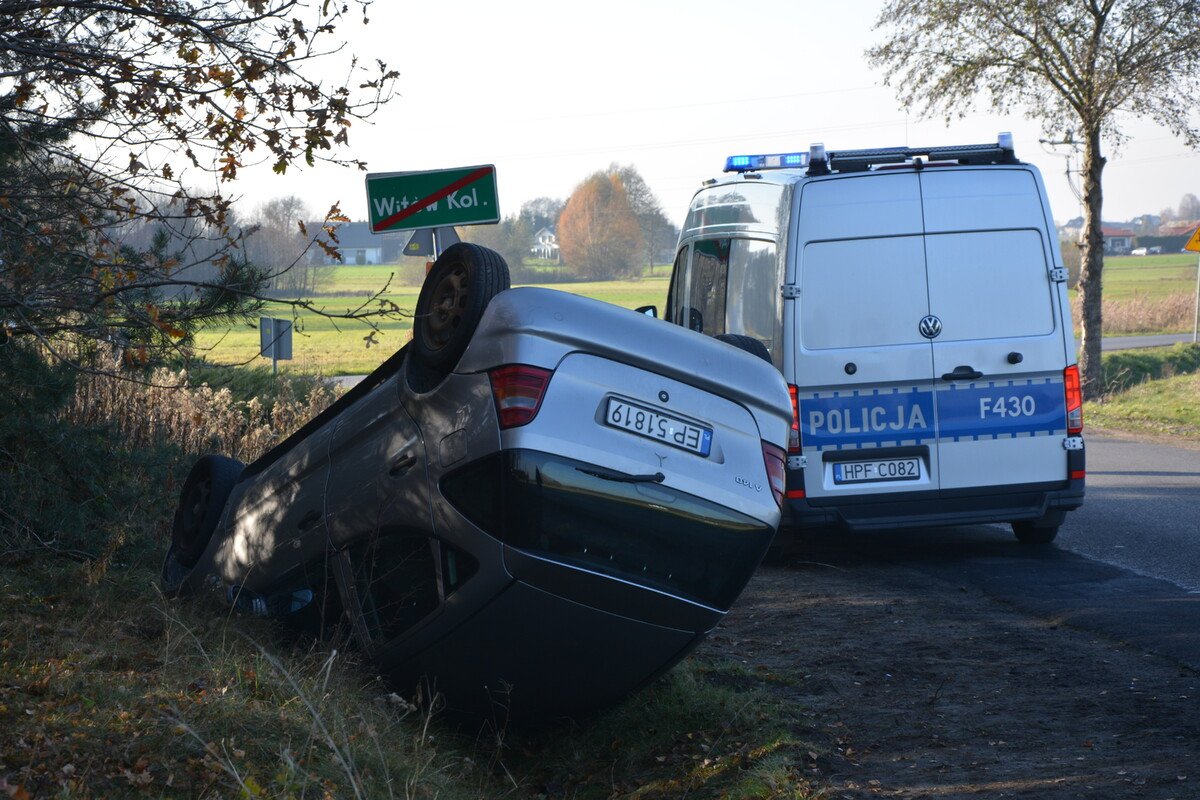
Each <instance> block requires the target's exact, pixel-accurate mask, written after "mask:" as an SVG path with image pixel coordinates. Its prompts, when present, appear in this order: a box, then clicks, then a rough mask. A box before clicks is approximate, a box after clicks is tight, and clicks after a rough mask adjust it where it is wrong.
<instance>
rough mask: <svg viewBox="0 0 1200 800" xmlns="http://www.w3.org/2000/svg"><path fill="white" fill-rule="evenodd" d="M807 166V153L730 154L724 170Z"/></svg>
mask: <svg viewBox="0 0 1200 800" xmlns="http://www.w3.org/2000/svg"><path fill="white" fill-rule="evenodd" d="M807 166H808V153H771V154H768V155H754V156H730V157H729V158H727V159H725V171H726V172H751V171H758V170H760V169H792V168H797V169H799V168H803V167H807Z"/></svg>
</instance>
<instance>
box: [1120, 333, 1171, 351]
mask: <svg viewBox="0 0 1200 800" xmlns="http://www.w3.org/2000/svg"><path fill="white" fill-rule="evenodd" d="M1190 341H1192V335H1191V334H1190V333H1162V334H1154V335H1153V336H1105V337H1104V338H1103V339H1101V340H1100V349H1101V350H1105V351H1109V350H1133V349H1136V348H1139V347H1167V346H1169V345H1173V344H1176V343H1178V342H1190Z"/></svg>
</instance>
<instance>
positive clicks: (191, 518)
mask: <svg viewBox="0 0 1200 800" xmlns="http://www.w3.org/2000/svg"><path fill="white" fill-rule="evenodd" d="M245 469H246V465H245V464H243V463H242V462H241V461H238V460H237V459H233V458H226V457H225V456H217V455H207V456H201V457H200V460H198V461H197V462H196V465H195V466H194V467H192V471H191V472H190V473H189V474H188V476H187V480H186V481H184V483H183V490H182V491H180V493H179V507H178V508H176V509H175V519H174V521H173V523H172V526H171V551H172V553H173V555H174V558H175V560H176V561H178V562H179V564H180V565H182V566H184V567H187V568H191V567H193V566H195V565H196V562H197V561H199V560H200V556H201V555H202V554H203V553H204V549H205V548H206V547H208V540H209V539H211V538H212V535H213V531H214V530H216V528H217V523H218V522H219V521H220V520H221V512H222V511H223V510H224V509H225V501H227V500H228V499H229V494H230V492H232V491H233V487H234V486H235V485H236V484H237V482H238V479H239V478H240V477H241V476H242V472H243V471H244V470H245Z"/></svg>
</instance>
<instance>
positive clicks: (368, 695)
mask: <svg viewBox="0 0 1200 800" xmlns="http://www.w3.org/2000/svg"><path fill="white" fill-rule="evenodd" d="M153 550H154V548H145V547H144V548H140V549H138V550H137V552H134V553H130V552H128V551H127V552H126V554H125V555H126V556H127V557H132V558H133V559H134V563H128V564H125V565H121V566H120V567H119V568H118V567H117V566H116V565H114V568H112V569H110V570H109V571H108V573H107V574H105V575H104V576H103V577H102V578H101V579H100V580H99V581H98V582H88V581H85V580H82V579H81V577H82V576H81V572H80V569H79V567H77V566H75V565H71V564H66V563H63V562H59V561H54V560H44V559H29V558H26V559H25V560H22V561H15V560H13V559H7V560H3V561H0V779H4V780H8V781H9V784H7V785H9V786H13V787H16V786H21V787H23V789H24V790H25V791H27V792H28V793H29V795H30V796H34V797H50V796H54V797H70V798H85V797H161V796H186V797H198V798H219V797H243V798H259V797H261V798H268V797H269V798H274V797H281V798H282V797H314V798H321V797H326V798H329V797H338V798H342V797H372V798H375V797H379V798H387V797H412V798H418V797H429V798H432V797H438V798H445V800H456V799H457V798H492V797H574V798H579V800H588V799H589V798H608V797H638V798H647V799H648V798H662V799H663V800H666V799H667V798H676V797H680V796H684V795H685V794H686V795H689V796H692V797H739V798H767V797H789V798H805V797H813V796H817V795H818V794H819V787H814V786H812V785H810V783H809V782H808V779H806V778H805V777H804V775H803V768H802V766H803V764H804V758H805V755H806V754H807V753H810V752H811V750H812V749H813V745H811V744H809V743H807V742H806V741H804V739H803V738H802V737H801V735H800V734H798V733H797V731H798V730H809V729H808V728H804V727H803V726H801V724H800V723H799V722H798V721H797V719H796V718H795V710H794V709H789V708H788V707H787V706H786V705H785V704H784V701H782V700H780V699H778V698H777V697H776V696H774V695H773V694H772V692H771V691H770V689H769V687H767V685H766V683H763V682H759V683H755V682H754V681H749V680H741V678H742V677H743V676H741V675H739V674H734V673H737V671H738V666H735V665H731V664H724V663H711V662H704V661H701V660H698V659H689V660H688V661H686V662H685V663H684V664H682V665H681V666H680V667H677V668H676V669H675V670H673V671H672V672H671V673H669V674H668V675H667V676H666V677H665V678H663V679H660V680H659V681H658V682H656V683H655V684H654V685H653V686H651V687H649V688H648V689H646V690H643V691H642V692H641V693H640V694H638V695H637V696H635V697H633V698H630V699H629V700H628V701H627V702H625V703H624V704H622V705H620V706H618V707H617V708H614V709H612V710H610V711H608V712H606V713H604V714H601V715H599V716H597V717H593V718H591V719H586V720H582V721H578V722H573V723H558V724H555V725H553V726H552V727H549V728H544V729H541V730H530V731H516V730H501V731H495V730H491V729H487V728H484V729H482V730H480V729H475V728H470V727H454V726H451V725H449V724H447V723H445V722H443V721H442V720H441V719H440V718H439V717H437V716H436V715H435V716H432V717H430V716H429V715H428V714H427V713H425V712H423V711H422V710H421V709H418V708H417V707H415V706H413V705H411V704H410V703H409V702H407V701H406V700H404V699H402V698H401V697H400V696H398V695H396V694H394V693H393V692H392V690H391V689H390V688H389V687H387V686H384V685H383V684H382V683H381V682H380V681H379V680H378V679H377V678H376V677H375V676H374V675H373V673H372V671H371V669H370V667H369V666H368V665H366V664H364V663H363V662H362V661H361V660H360V658H359V657H358V656H357V654H355V653H354V652H353V651H350V652H349V653H346V652H341V651H338V650H332V649H330V647H329V646H328V645H322V644H320V643H317V642H314V641H312V640H304V639H299V640H297V639H295V638H293V637H291V636H289V635H287V634H286V632H285V631H284V630H282V629H281V628H280V627H278V626H277V625H274V624H268V623H266V622H264V621H261V620H256V619H248V618H242V617H236V616H232V615H230V613H229V612H228V611H227V610H225V609H224V608H223V607H222V606H219V605H217V604H216V603H215V601H213V600H210V599H207V598H198V599H196V600H192V601H188V602H178V601H168V600H165V599H163V598H161V597H160V596H159V595H158V594H157V592H156V591H155V589H154V574H153V568H152V566H153V559H152V556H153V555H155V553H154V552H153ZM806 724H807V725H811V724H812V722H808V723H806ZM809 757H810V758H811V756H809ZM5 785H6V784H4V783H2V782H0V788H2V787H4V786H5ZM14 796H20V795H14Z"/></svg>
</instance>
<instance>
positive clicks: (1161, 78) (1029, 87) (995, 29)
mask: <svg viewBox="0 0 1200 800" xmlns="http://www.w3.org/2000/svg"><path fill="white" fill-rule="evenodd" d="M1197 20H1200V0H1011V2H1003V3H997V2H992V1H991V0H891V2H889V3H888V4H887V5H886V6H885V7H884V10H883V11H882V12H881V14H880V16H879V19H878V21H877V22H876V29H877V30H881V31H883V32H884V34H885V39H884V41H883V43H882V44H879V45H876V46H875V47H872V48H870V49H869V50H868V51H867V56H868V58H869V59H870V61H871V63H872V64H873V65H875V66H878V67H882V68H884V70H885V76H886V78H885V79H886V81H887V82H888V84H890V85H893V86H895V87H897V89H898V91H899V94H900V98H901V101H902V102H903V103H905V104H906V105H910V106H913V107H916V108H917V109H919V110H920V111H922V112H923V113H926V114H945V116H946V117H947V120H949V118H950V117H951V116H953V115H955V114H963V113H966V111H967V110H968V109H969V108H971V107H972V106H973V105H974V104H975V103H976V102H977V101H978V99H979V98H980V97H981V96H982V97H983V98H986V101H987V103H988V104H990V105H991V106H992V107H993V108H995V109H997V110H1000V111H1009V110H1013V109H1021V110H1023V111H1024V112H1025V113H1026V114H1027V115H1028V116H1029V117H1030V118H1032V119H1037V120H1039V121H1040V122H1041V124H1042V126H1043V128H1044V130H1045V132H1046V133H1047V134H1048V135H1049V136H1052V137H1055V138H1060V139H1062V140H1064V141H1070V142H1073V143H1077V144H1078V146H1080V147H1081V148H1082V150H1083V195H1084V232H1083V239H1084V241H1083V267H1082V273H1081V276H1080V280H1079V292H1080V295H1081V299H1082V305H1083V315H1082V316H1083V319H1082V320H1081V325H1082V329H1083V347H1082V351H1083V352H1082V357H1081V364H1080V366H1081V373H1082V379H1083V391H1084V395H1085V396H1086V397H1096V396H1098V395H1099V394H1100V393H1101V392H1102V391H1103V380H1102V375H1101V363H1100V339H1101V323H1102V321H1101V314H1100V307H1101V306H1100V276H1101V271H1102V270H1103V267H1104V236H1103V233H1102V232H1101V212H1102V209H1103V200H1104V198H1103V189H1102V177H1103V174H1104V165H1105V157H1104V155H1103V152H1102V145H1103V144H1104V143H1105V142H1107V143H1108V144H1111V145H1117V144H1119V143H1120V142H1121V139H1122V135H1121V128H1120V124H1119V123H1120V119H1119V115H1121V114H1122V113H1125V114H1128V115H1130V116H1137V117H1142V118H1148V119H1152V120H1155V121H1157V122H1159V123H1160V124H1162V125H1164V126H1166V127H1167V128H1168V129H1169V130H1171V131H1172V132H1173V133H1175V134H1176V135H1179V136H1181V137H1183V138H1184V140H1185V141H1186V142H1187V143H1188V144H1189V145H1191V146H1196V145H1197V144H1200V128H1197V126H1196V124H1195V122H1194V119H1193V118H1191V114H1192V112H1193V111H1194V110H1195V109H1196V108H1197V102H1196V98H1197V97H1198V96H1200V23H1198V22H1197Z"/></svg>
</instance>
